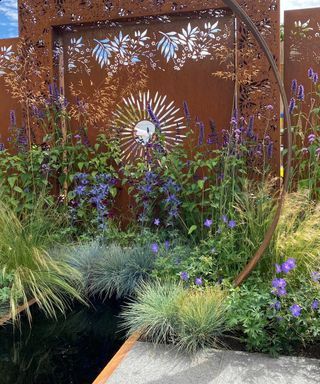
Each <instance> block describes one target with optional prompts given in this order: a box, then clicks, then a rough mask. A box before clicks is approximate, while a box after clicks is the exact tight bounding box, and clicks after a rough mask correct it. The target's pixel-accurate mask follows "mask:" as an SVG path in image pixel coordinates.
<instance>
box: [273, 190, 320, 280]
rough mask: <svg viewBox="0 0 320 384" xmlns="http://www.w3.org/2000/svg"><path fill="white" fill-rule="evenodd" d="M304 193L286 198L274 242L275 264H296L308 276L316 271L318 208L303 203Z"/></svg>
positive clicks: (318, 258)
mask: <svg viewBox="0 0 320 384" xmlns="http://www.w3.org/2000/svg"><path fill="white" fill-rule="evenodd" d="M307 195H308V191H306V192H296V193H291V194H289V195H288V196H287V199H286V202H285V206H284V210H283V215H282V217H281V218H280V222H279V226H278V228H277V231H276V235H275V238H274V253H275V256H276V260H275V262H277V263H278V264H281V263H282V262H283V261H284V259H286V258H292V259H295V260H296V261H297V264H298V265H299V270H301V271H302V270H303V271H304V272H305V273H306V274H309V273H310V272H312V271H313V270H318V269H319V268H320V228H319V222H320V204H319V203H318V204H316V203H313V202H310V201H309V200H308V199H307Z"/></svg>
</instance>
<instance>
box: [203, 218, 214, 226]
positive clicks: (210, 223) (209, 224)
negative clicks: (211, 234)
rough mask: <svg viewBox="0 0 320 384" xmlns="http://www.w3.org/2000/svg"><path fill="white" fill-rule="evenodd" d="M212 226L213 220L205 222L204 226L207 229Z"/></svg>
mask: <svg viewBox="0 0 320 384" xmlns="http://www.w3.org/2000/svg"><path fill="white" fill-rule="evenodd" d="M211 225H212V220H211V219H207V220H206V221H205V222H204V226H205V227H207V228H210V227H211Z"/></svg>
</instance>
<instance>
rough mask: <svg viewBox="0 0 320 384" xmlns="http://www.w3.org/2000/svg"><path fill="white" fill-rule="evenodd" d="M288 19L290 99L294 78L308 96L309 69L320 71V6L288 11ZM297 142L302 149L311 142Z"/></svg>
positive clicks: (286, 44)
mask: <svg viewBox="0 0 320 384" xmlns="http://www.w3.org/2000/svg"><path fill="white" fill-rule="evenodd" d="M284 21H285V35H284V36H285V37H284V83H285V88H286V92H287V96H288V98H289V99H290V97H291V96H292V90H291V88H292V80H294V79H296V80H297V81H298V84H302V85H303V86H304V88H305V93H306V95H307V94H308V93H309V92H311V80H310V79H309V78H308V74H307V72H308V69H309V68H313V70H314V72H317V73H319V74H320V8H312V9H299V10H294V11H286V12H285V17H284ZM307 100H308V98H307ZM303 108H304V109H303V112H305V113H308V112H309V109H310V105H307V103H304V104H303ZM284 144H285V145H286V136H284ZM294 144H295V145H297V146H299V147H301V148H302V147H304V146H305V145H306V144H307V143H304V142H302V141H300V142H299V141H297V140H296V142H295V143H294Z"/></svg>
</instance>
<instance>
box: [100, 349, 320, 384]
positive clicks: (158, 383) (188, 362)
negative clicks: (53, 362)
mask: <svg viewBox="0 0 320 384" xmlns="http://www.w3.org/2000/svg"><path fill="white" fill-rule="evenodd" d="M107 383H108V384H273V383H275V384H287V383H288V384H319V383H320V360H316V359H305V358H297V357H280V358H277V359H274V358H271V357H269V356H266V355H261V354H250V353H244V352H235V351H220V350H219V351H217V350H208V351H206V352H201V353H198V354H197V355H195V356H192V357H191V356H188V355H185V354H181V353H177V351H176V350H173V349H172V348H170V347H168V346H154V345H152V344H149V343H142V342H137V343H136V344H135V345H134V347H133V348H132V349H131V351H130V352H129V353H128V354H127V356H126V357H125V358H124V360H122V362H121V363H120V365H119V367H118V368H117V369H116V370H115V372H114V373H113V375H112V376H111V377H110V378H109V380H108V381H107Z"/></svg>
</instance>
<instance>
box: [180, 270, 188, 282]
mask: <svg viewBox="0 0 320 384" xmlns="http://www.w3.org/2000/svg"><path fill="white" fill-rule="evenodd" d="M180 278H181V280H182V281H188V280H189V274H188V272H181V273H180Z"/></svg>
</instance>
